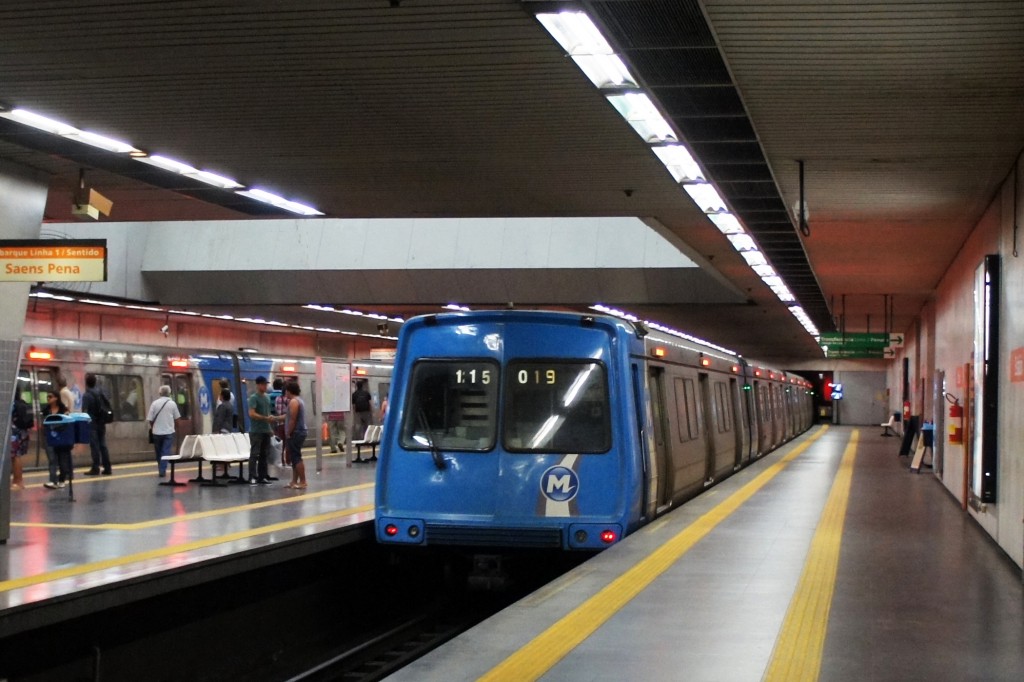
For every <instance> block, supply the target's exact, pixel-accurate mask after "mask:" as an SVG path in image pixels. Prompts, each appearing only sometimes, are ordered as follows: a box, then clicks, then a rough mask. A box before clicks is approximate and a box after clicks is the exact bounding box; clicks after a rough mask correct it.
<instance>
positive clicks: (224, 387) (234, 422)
mask: <svg viewBox="0 0 1024 682" xmlns="http://www.w3.org/2000/svg"><path fill="white" fill-rule="evenodd" d="M217 385H218V386H219V387H220V393H218V395H219V396H220V399H219V400H218V402H217V404H218V405H220V403H221V402H223V401H224V391H227V392H228V397H227V401H228V402H230V403H231V414H232V415H233V416H232V417H231V430H232V431H233V430H235V429H237V428H238V406H237V405H236V404H235V394H234V393H232V392H231V382H230V381H228V380H227V379H217Z"/></svg>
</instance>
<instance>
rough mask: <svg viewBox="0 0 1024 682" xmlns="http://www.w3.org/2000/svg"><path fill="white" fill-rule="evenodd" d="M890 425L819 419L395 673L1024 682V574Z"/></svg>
mask: <svg viewBox="0 0 1024 682" xmlns="http://www.w3.org/2000/svg"><path fill="white" fill-rule="evenodd" d="M894 440H895V439H892V438H882V437H880V435H879V432H878V429H877V428H849V427H827V428H826V427H817V428H815V429H813V430H812V431H810V432H809V433H808V434H805V435H804V436H802V437H800V438H798V439H797V440H796V441H794V442H793V443H791V444H789V445H787V446H786V447H784V448H781V449H780V450H779V451H777V452H775V453H772V454H770V455H768V456H767V457H765V458H763V459H762V460H760V461H759V462H757V463H755V464H754V465H752V466H751V467H748V468H747V469H745V470H743V471H741V472H740V473H738V474H736V475H734V476H732V477H730V478H729V479H727V480H725V481H723V482H722V483H721V484H719V485H718V486H716V487H715V488H713V489H711V490H710V491H708V492H707V493H705V494H704V495H702V496H700V497H698V498H697V499H695V500H693V501H691V502H689V503H687V504H686V505H684V506H682V507H680V508H679V509H677V510H676V511H674V512H673V513H671V514H669V515H667V516H666V517H663V518H662V519H659V520H658V521H656V522H655V523H653V524H652V525H651V526H649V527H647V528H645V529H644V530H642V531H641V532H639V533H637V534H634V535H633V536H631V537H629V538H627V539H626V540H625V541H623V542H622V543H620V544H619V545H617V546H615V547H613V548H611V549H609V550H608V551H606V552H604V553H602V554H600V555H598V556H596V557H595V558H594V559H592V560H590V561H588V562H586V563H585V564H583V565H581V566H580V567H578V568H577V569H575V570H574V571H572V572H570V573H568V574H566V575H565V576H563V577H562V578H560V579H559V580H557V581H555V582H554V583H552V584H550V585H548V586H547V587H545V588H544V589H542V590H541V591H539V592H537V593H535V594H533V595H531V596H530V597H527V598H526V599H524V600H522V601H521V602H519V603H517V604H515V605H514V606H512V607H510V608H508V609H506V610H504V611H502V612H501V613H499V614H497V615H496V616H494V617H492V618H490V619H489V620H487V621H485V622H484V623H482V624H480V625H479V626H477V627H476V628H474V629H472V630H470V631H469V632H467V633H465V634H464V635H462V636H461V637H458V638H457V639H455V640H453V641H452V642H450V643H449V644H447V645H446V646H444V647H442V648H441V649H439V650H437V651H435V652H433V653H431V654H429V655H428V656H426V657H424V658H423V659H420V660H419V661H417V662H415V663H413V664H412V665H410V666H408V667H407V668H405V669H404V670H402V671H401V672H400V673H398V674H396V675H394V676H392V677H391V678H389V679H392V680H415V681H417V682H423V681H425V680H437V681H442V680H443V681H444V682H452V681H455V680H477V679H482V680H517V681H519V680H534V679H542V680H549V681H555V680H557V681H565V682H582V681H584V680H585V681H587V682H613V681H614V682H621V681H622V680H687V681H690V680H708V681H713V682H729V681H736V682H756V681H757V680H770V681H773V682H774V681H786V682H790V681H792V680H819V679H820V680H832V681H836V682H846V681H853V680H856V681H858V682H862V681H864V680H885V681H889V680H892V681H894V682H895V681H900V682H905V681H910V680H928V681H934V680H985V681H995V680H1006V681H1008V682H1009V681H1014V682H1019V681H1020V680H1024V589H1022V585H1021V572H1020V570H1019V569H1018V568H1017V567H1016V565H1015V564H1014V563H1013V562H1012V561H1011V560H1010V559H1009V557H1007V556H1006V555H1005V554H1004V553H1003V552H1002V551H1001V550H1000V549H999V548H998V547H997V546H996V545H995V544H994V543H993V542H991V540H990V539H989V538H988V537H987V536H986V535H985V534H984V533H983V532H982V530H981V529H980V528H979V527H978V525H977V523H976V522H975V521H974V520H973V519H971V518H970V517H969V516H968V514H966V513H965V512H963V511H961V509H960V506H959V504H958V503H957V502H956V500H954V499H953V498H952V496H950V495H949V494H948V492H947V491H946V489H945V488H944V487H943V486H942V485H941V483H940V482H939V481H938V480H937V479H936V478H935V476H933V475H931V473H930V472H929V470H927V469H925V470H923V472H922V473H920V474H917V473H912V472H910V470H909V468H908V467H909V461H908V458H907V457H902V458H901V457H899V456H898V455H897V453H898V448H899V444H898V443H894V442H893V441H894Z"/></svg>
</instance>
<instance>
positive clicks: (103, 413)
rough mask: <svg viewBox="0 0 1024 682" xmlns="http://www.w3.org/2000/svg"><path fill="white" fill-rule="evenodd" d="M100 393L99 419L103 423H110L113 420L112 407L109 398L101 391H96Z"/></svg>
mask: <svg viewBox="0 0 1024 682" xmlns="http://www.w3.org/2000/svg"><path fill="white" fill-rule="evenodd" d="M96 392H97V393H99V394H100V414H99V418H100V421H101V422H103V423H104V424H111V423H113V421H114V408H113V407H111V406H110V399H109V398H107V394H106V393H104V392H103V391H96Z"/></svg>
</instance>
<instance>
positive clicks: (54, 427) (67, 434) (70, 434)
mask: <svg viewBox="0 0 1024 682" xmlns="http://www.w3.org/2000/svg"><path fill="white" fill-rule="evenodd" d="M43 430H44V431H45V432H46V444H47V445H49V446H50V447H51V448H71V447H74V445H75V420H74V419H72V418H71V417H70V416H69V415H66V414H48V415H46V418H45V419H43Z"/></svg>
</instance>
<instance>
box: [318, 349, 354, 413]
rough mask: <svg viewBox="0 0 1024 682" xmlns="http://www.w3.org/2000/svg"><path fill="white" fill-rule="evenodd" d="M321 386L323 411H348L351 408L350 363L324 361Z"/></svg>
mask: <svg viewBox="0 0 1024 682" xmlns="http://www.w3.org/2000/svg"><path fill="white" fill-rule="evenodd" d="M321 386H323V395H322V396H321V398H322V399H323V400H322V403H321V404H322V405H323V411H324V412H348V411H350V410H351V409H352V365H350V364H349V363H347V362H326V361H325V362H324V363H323V383H322V384H321Z"/></svg>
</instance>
